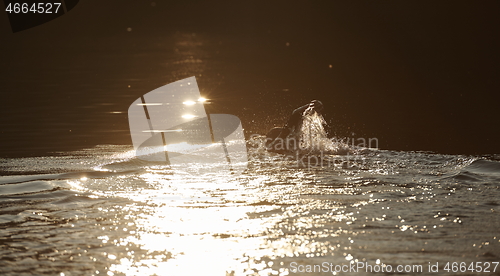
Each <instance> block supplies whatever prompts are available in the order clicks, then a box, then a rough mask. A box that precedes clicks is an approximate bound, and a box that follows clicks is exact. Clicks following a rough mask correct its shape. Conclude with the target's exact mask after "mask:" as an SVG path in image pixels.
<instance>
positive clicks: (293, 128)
mask: <svg viewBox="0 0 500 276" xmlns="http://www.w3.org/2000/svg"><path fill="white" fill-rule="evenodd" d="M322 110H323V103H322V102H320V101H318V100H312V101H311V102H310V103H308V104H306V105H303V106H301V107H299V108H297V109H295V110H294V111H293V112H292V115H291V116H290V118H288V121H287V122H286V124H285V125H284V126H283V127H275V128H273V129H271V130H270V131H269V132H268V133H267V134H266V148H267V150H268V151H271V152H277V153H285V152H287V151H289V149H286V147H287V146H285V148H282V147H278V145H277V144H279V143H281V146H282V145H283V140H285V139H286V138H287V137H289V136H293V135H295V134H297V132H298V130H299V129H300V126H301V124H302V119H303V116H304V113H305V112H306V111H307V112H317V113H318V114H321V111H322ZM287 144H288V143H287Z"/></svg>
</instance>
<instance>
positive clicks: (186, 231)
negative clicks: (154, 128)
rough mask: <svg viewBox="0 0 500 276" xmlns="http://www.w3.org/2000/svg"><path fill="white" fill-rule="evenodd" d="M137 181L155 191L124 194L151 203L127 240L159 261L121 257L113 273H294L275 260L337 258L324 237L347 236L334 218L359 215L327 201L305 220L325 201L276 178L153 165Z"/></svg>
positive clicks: (338, 219)
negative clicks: (163, 169) (179, 171)
mask: <svg viewBox="0 0 500 276" xmlns="http://www.w3.org/2000/svg"><path fill="white" fill-rule="evenodd" d="M139 178H141V179H143V180H144V181H145V182H147V183H148V184H149V185H150V186H152V187H154V189H144V190H142V191H141V192H140V193H137V192H134V193H129V194H128V195H127V194H123V193H122V194H121V196H128V197H129V198H130V199H133V200H134V201H141V202H145V203H147V204H148V205H149V208H147V210H146V209H145V210H142V212H141V210H137V211H138V213H137V214H136V215H137V217H136V218H135V225H136V226H137V233H135V232H134V233H133V234H131V235H130V236H128V237H123V239H122V242H123V243H125V244H127V243H132V244H134V245H135V246H136V247H137V246H138V247H140V248H141V249H143V250H147V252H150V253H148V255H152V256H154V258H148V259H145V258H144V259H143V260H140V261H137V260H136V261H133V258H121V259H120V260H119V263H118V264H114V265H112V266H111V267H110V272H114V273H118V274H120V273H123V274H126V275H154V274H157V275H165V274H166V273H167V274H168V275H288V274H289V270H288V269H286V268H285V266H284V264H283V263H281V264H276V263H274V262H273V260H274V259H276V258H286V257H296V256H300V255H302V256H308V257H321V256H323V257H324V256H328V255H331V254H332V252H334V251H336V250H337V248H338V245H336V244H334V243H331V242H329V241H325V240H324V239H326V238H331V237H335V236H338V235H339V234H341V233H342V230H338V229H336V230H332V229H331V227H330V226H331V225H329V224H331V220H332V219H333V220H334V221H335V222H344V223H345V222H347V224H349V222H352V221H353V220H354V219H353V218H352V214H351V213H345V212H343V210H341V209H342V208H336V207H335V206H324V207H329V208H330V207H331V208H330V211H329V212H326V213H319V214H317V215H313V216H302V217H301V215H302V214H308V213H309V210H311V209H314V208H320V207H321V206H320V205H321V204H322V203H321V202H317V200H310V199H308V198H307V197H304V196H293V195H294V194H297V191H299V190H300V189H303V186H302V185H291V186H290V185H286V186H281V187H280V189H276V187H272V186H269V185H266V184H265V183H267V182H272V181H275V179H274V178H275V176H265V175H259V176H257V177H253V178H252V177H248V176H241V177H239V178H238V179H236V178H231V177H225V176H221V175H219V176H217V177H214V176H213V175H212V176H210V175H204V176H187V175H166V174H162V173H158V171H155V170H149V171H148V172H146V173H143V174H141V175H140V177H139ZM299 181H300V180H299ZM271 192H273V193H274V195H272V196H273V197H278V200H277V201H276V203H270V202H272V200H270V198H269V197H270V196H271V194H270V193H271ZM337 192H338V193H346V191H342V192H341V191H337ZM279 198H280V199H279ZM297 202H302V203H303V204H301V205H297V204H295V203H297ZM339 257H342V258H344V256H339ZM277 265H278V267H277ZM226 273H227V274H226ZM257 273H258V274H257Z"/></svg>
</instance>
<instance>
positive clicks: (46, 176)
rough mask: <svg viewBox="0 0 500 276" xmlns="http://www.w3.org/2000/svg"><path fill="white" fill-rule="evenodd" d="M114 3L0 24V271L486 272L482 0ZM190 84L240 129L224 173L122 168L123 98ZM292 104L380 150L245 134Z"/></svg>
mask: <svg viewBox="0 0 500 276" xmlns="http://www.w3.org/2000/svg"><path fill="white" fill-rule="evenodd" d="M123 3H124V2H123V1H107V3H106V4H105V3H101V2H98V1H95V3H93V2H92V1H85V3H84V2H83V1H80V3H79V5H78V6H77V7H76V8H75V9H73V10H72V11H71V12H70V13H68V14H67V15H65V16H63V17H61V18H59V19H56V20H54V21H52V22H50V23H47V24H45V25H42V26H39V27H37V28H33V29H30V30H26V31H23V32H20V33H16V34H12V33H11V32H10V29H9V27H8V26H7V25H5V26H4V25H1V26H0V32H1V35H2V43H0V50H1V51H2V58H1V59H0V65H1V67H0V69H1V70H2V71H1V72H0V73H1V74H0V90H1V93H2V96H3V98H2V101H0V112H1V113H0V114H1V116H0V125H1V129H0V154H1V155H0V156H2V158H0V274H2V275H63V274H64V275H332V274H333V275H347V274H350V275H373V274H384V275H389V274H390V275H401V274H405V275H430V274H432V275H442V274H448V275H500V272H499V271H500V268H499V267H495V266H496V264H497V263H498V262H500V232H499V230H498V229H500V220H499V212H500V207H499V206H500V190H499V183H500V156H499V155H498V154H493V153H498V143H497V142H496V141H498V138H499V137H500V134H499V133H500V132H499V131H498V128H497V127H495V126H496V124H497V119H498V108H497V107H496V104H497V100H496V98H495V95H496V92H492V91H498V87H499V84H498V78H497V75H498V74H497V72H498V64H500V63H498V62H496V61H498V58H499V56H498V54H497V52H498V51H497V49H498V47H497V46H498V45H499V43H498V39H497V37H498V36H497V35H496V34H497V33H498V32H497V31H496V29H497V28H498V26H500V25H499V24H496V23H495V22H496V21H497V20H498V16H497V14H498V12H497V11H498V10H500V9H499V8H500V7H499V6H498V3H497V2H493V1H490V2H488V1H482V3H483V4H481V6H473V5H472V6H468V5H462V4H463V3H462V4H457V5H453V6H451V5H448V4H439V5H438V4H436V3H432V5H430V6H425V5H420V6H418V7H417V6H416V5H413V6H411V5H409V6H406V4H404V3H405V2H400V1H398V2H397V3H396V2H391V3H393V4H394V5H393V4H387V3H388V2H385V3H384V4H382V3H381V2H378V3H375V2H373V3H370V5H367V6H361V5H359V4H357V3H355V2H353V1H350V2H345V3H344V4H341V3H333V2H332V3H333V4H331V5H326V6H322V5H319V4H316V3H312V2H311V3H305V2H293V3H292V2H290V1H283V2H273V3H265V4H263V6H262V5H261V4H258V3H256V2H252V3H247V4H245V5H243V6H241V5H242V4H241V5H240V4H237V3H236V2H235V3H233V4H228V3H225V4H213V5H212V4H206V3H205V4H203V3H198V2H196V1H187V2H186V3H184V2H182V3H181V2H178V3H172V2H168V3H167V4H164V3H163V2H159V1H158V2H157V3H155V5H152V3H150V2H133V3H132V2H130V3H127V4H123ZM207 3H208V2H207ZM263 7H265V8H263ZM2 14H3V13H2ZM444 15H446V16H444ZM0 16H2V15H0ZM0 19H2V18H0ZM3 19H5V20H4V22H7V20H6V18H3ZM191 76H195V77H196V78H197V82H198V84H199V87H200V91H201V94H202V96H204V97H206V98H207V99H210V101H211V104H210V105H206V110H207V112H208V113H227V114H234V115H237V116H238V117H239V118H240V119H241V121H242V125H243V127H244V128H245V135H246V136H247V139H248V149H249V158H250V160H249V166H248V170H246V171H245V172H244V173H243V174H241V175H238V176H232V175H226V174H208V175H191V174H187V173H185V172H184V171H183V170H178V169H176V168H175V167H174V168H172V167H167V166H164V165H161V164H151V163H147V162H143V161H140V160H138V159H136V158H135V157H134V153H133V151H132V147H131V146H130V145H131V140H130V135H129V129H128V121H127V114H126V110H127V109H128V107H129V105H130V104H131V103H132V102H133V101H134V100H135V99H137V98H138V97H140V96H141V95H143V94H145V93H147V92H149V91H152V90H153V89H156V88H158V87H160V86H163V85H165V84H167V83H171V82H174V81H177V80H180V79H183V78H187V77H191ZM312 98H317V99H320V100H322V101H323V103H324V104H325V118H326V119H327V123H328V124H329V129H328V130H329V133H330V136H332V135H335V136H336V137H339V138H342V137H349V138H354V137H355V138H358V137H365V138H366V139H368V138H369V137H376V138H377V139H378V140H377V141H379V147H380V148H381V149H359V148H355V147H353V146H352V145H347V146H346V145H345V144H339V145H337V146H338V147H334V148H329V154H328V155H327V158H326V159H324V160H327V162H326V163H323V164H318V163H311V162H305V163H303V162H298V161H302V160H294V159H293V158H292V159H285V160H284V158H283V156H280V155H275V154H269V153H267V152H265V151H264V150H263V148H262V137H257V138H255V137H254V138H252V139H250V136H251V135H252V134H263V133H265V132H266V131H267V130H268V129H270V128H271V127H274V126H282V124H283V122H284V121H285V120H286V118H287V116H288V115H289V114H290V113H291V111H292V110H293V109H294V108H296V107H298V106H301V105H303V104H304V103H306V102H308V101H310V100H311V99H312ZM390 148H392V149H404V150H406V151H394V150H384V149H390ZM412 149H413V150H414V149H419V150H432V151H436V152H458V153H464V152H467V153H471V154H469V155H457V154H455V155H447V154H438V153H432V152H419V151H410V150H412ZM475 153H491V154H488V155H474V154H475ZM7 157H9V158H7ZM315 161H317V159H315ZM454 262H456V265H458V270H456V269H455V270H453V268H452V266H453V263H454ZM472 262H474V263H473V264H474V266H473V267H472V268H473V269H469V265H470V264H471V263H472ZM478 262H481V263H479V265H478ZM436 263H437V264H438V266H437V269H438V272H434V271H435V270H434V268H433V269H430V268H431V267H430V266H431V265H432V266H434V265H436ZM462 263H463V264H466V265H467V270H466V271H464V272H460V271H459V270H460V269H461V267H460V265H462ZM352 264H355V265H356V267H357V266H358V264H359V265H361V264H363V265H364V266H365V267H366V266H367V265H371V266H372V267H374V269H375V271H367V270H366V269H363V268H360V269H359V270H357V271H348V272H345V271H342V269H343V268H344V265H346V266H349V268H350V266H351V265H352ZM447 264H448V265H449V266H448V268H449V271H447V270H445V269H446V267H447V266H446V265H447ZM330 265H333V273H332V269H331V268H332V266H330ZM337 265H339V266H340V268H341V271H339V272H335V267H336V266H337ZM399 265H401V266H403V268H407V267H406V266H407V265H409V267H408V268H410V269H411V270H413V269H415V270H413V271H403V272H397V271H396V270H397V267H398V266H399ZM479 266H480V267H482V268H483V270H484V269H486V266H488V271H489V272H487V273H485V272H479V271H478V269H479ZM389 267H391V268H392V271H390V272H388V270H387V269H388V268H389ZM326 268H328V269H326ZM419 268H421V271H420V270H419ZM455 268H456V267H455ZM376 269H379V270H376ZM381 269H385V272H381ZM325 270H326V271H325ZM377 271H379V272H377ZM455 271H456V272H455Z"/></svg>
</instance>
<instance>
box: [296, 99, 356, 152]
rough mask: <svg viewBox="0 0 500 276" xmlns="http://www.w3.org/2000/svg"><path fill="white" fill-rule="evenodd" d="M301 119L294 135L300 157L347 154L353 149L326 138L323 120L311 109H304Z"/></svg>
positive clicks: (339, 141)
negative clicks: (297, 142)
mask: <svg viewBox="0 0 500 276" xmlns="http://www.w3.org/2000/svg"><path fill="white" fill-rule="evenodd" d="M302 118H303V119H302V122H301V124H300V127H299V130H298V132H297V134H296V137H297V139H298V141H299V153H300V154H301V155H321V154H348V153H350V152H352V150H353V149H351V148H350V147H349V145H348V144H347V143H345V142H343V141H342V140H338V139H335V138H334V139H329V138H328V137H327V133H326V130H325V128H324V125H326V121H325V119H324V118H323V116H322V115H320V114H318V113H317V112H315V111H314V110H313V109H312V108H308V109H306V110H305V111H304V114H303V115H302Z"/></svg>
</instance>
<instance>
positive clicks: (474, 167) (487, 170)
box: [466, 159, 500, 175]
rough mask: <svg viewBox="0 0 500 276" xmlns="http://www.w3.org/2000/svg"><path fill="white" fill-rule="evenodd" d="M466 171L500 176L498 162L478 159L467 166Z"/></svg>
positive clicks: (499, 163)
mask: <svg viewBox="0 0 500 276" xmlns="http://www.w3.org/2000/svg"><path fill="white" fill-rule="evenodd" d="M466 170H468V171H471V172H476V173H482V174H490V175H491V174H493V175H500V162H498V161H490V160H485V159H479V160H475V161H474V162H472V163H471V164H470V165H469V166H467V167H466Z"/></svg>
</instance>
